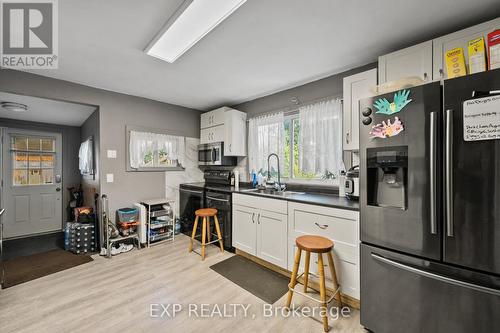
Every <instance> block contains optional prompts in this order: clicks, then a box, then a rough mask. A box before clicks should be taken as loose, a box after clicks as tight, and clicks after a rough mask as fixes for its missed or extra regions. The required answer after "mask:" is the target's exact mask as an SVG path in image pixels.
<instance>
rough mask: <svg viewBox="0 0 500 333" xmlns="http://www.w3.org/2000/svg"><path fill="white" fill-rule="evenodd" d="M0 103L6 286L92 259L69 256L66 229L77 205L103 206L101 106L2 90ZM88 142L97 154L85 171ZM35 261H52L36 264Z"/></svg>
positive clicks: (0, 248)
mask: <svg viewBox="0 0 500 333" xmlns="http://www.w3.org/2000/svg"><path fill="white" fill-rule="evenodd" d="M0 103H1V107H0V136H1V141H0V142H1V143H0V145H1V147H0V179H1V183H0V185H1V188H0V209H5V211H4V214H3V215H2V216H1V218H0V265H1V272H0V283H1V284H2V285H3V286H4V287H5V286H7V287H9V286H12V285H15V284H17V282H18V283H22V282H25V281H27V280H29V279H32V278H36V277H39V276H43V275H46V274H50V273H52V272H54V270H55V271H57V270H60V268H61V267H66V266H68V265H69V267H71V263H72V262H75V263H76V264H79V263H83V262H87V261H86V260H81V258H78V259H77V260H74V258H73V257H72V256H68V255H67V254H68V253H66V251H65V248H67V239H66V246H65V236H64V235H65V233H64V230H65V228H66V226H67V223H68V222H73V221H74V212H73V210H74V208H76V207H77V206H78V207H80V206H83V205H84V204H85V205H87V206H88V207H91V208H92V209H96V207H93V206H94V196H95V195H97V194H98V193H99V189H100V186H99V177H98V170H99V158H98V152H99V108H98V106H94V105H86V104H80V103H73V102H67V101H56V100H51V99H45V98H39V97H33V96H25V95H18V94H12V93H8V92H0ZM4 105H7V106H8V107H4ZM12 105H14V106H17V108H13V107H12ZM89 138H91V140H89ZM88 142H91V143H92V146H88ZM84 143H86V144H87V146H86V152H87V155H88V154H90V157H91V158H90V159H87V167H86V169H85V172H84V171H82V170H81V167H80V166H81V149H80V147H81V145H82V144H84ZM89 149H90V152H89ZM89 161H90V162H91V163H92V166H91V167H89V166H88V162H89ZM77 203H78V204H77ZM96 210H97V209H96ZM94 223H95V230H96V231H97V230H98V226H97V222H96V221H94ZM94 246H95V248H96V249H97V238H96V241H95V245H94ZM85 252H86V254H87V255H88V254H89V253H90V252H91V251H90V249H89V251H87V250H86V251H85ZM31 256H33V257H31ZM35 261H37V262H43V263H44V265H45V266H44V267H35V266H29V265H32V264H33V263H34V262H35ZM26 265H28V266H26ZM51 265H52V266H53V265H56V266H57V267H51ZM9 267H10V268H11V269H10V270H9ZM40 268H42V269H41V270H40V271H39V272H37V270H38V269H40ZM66 268H67V267H66ZM14 270H16V271H17V272H21V271H22V272H24V276H17V275H16V274H11V273H14V272H13V271H14ZM18 275H19V274H18ZM14 280H16V281H14Z"/></svg>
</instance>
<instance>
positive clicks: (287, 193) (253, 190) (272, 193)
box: [241, 188, 306, 197]
mask: <svg viewBox="0 0 500 333" xmlns="http://www.w3.org/2000/svg"><path fill="white" fill-rule="evenodd" d="M241 192H247V193H255V194H261V195H268V196H279V197H287V196H290V195H301V194H306V193H305V192H296V191H287V190H285V191H277V190H271V189H265V190H264V189H258V188H251V189H248V190H242V191H241Z"/></svg>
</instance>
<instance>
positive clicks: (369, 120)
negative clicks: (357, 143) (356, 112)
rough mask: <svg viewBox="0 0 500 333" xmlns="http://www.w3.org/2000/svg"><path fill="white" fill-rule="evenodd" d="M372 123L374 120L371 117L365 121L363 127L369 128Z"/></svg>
mask: <svg viewBox="0 0 500 333" xmlns="http://www.w3.org/2000/svg"><path fill="white" fill-rule="evenodd" d="M371 123H372V118H371V117H367V118H364V119H363V125H365V126H368V125H370V124H371Z"/></svg>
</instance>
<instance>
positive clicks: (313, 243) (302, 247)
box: [286, 235, 342, 332]
mask: <svg viewBox="0 0 500 333" xmlns="http://www.w3.org/2000/svg"><path fill="white" fill-rule="evenodd" d="M295 244H296V245H297V252H296V253H295V261H294V264H293V271H292V276H291V278H290V284H289V285H288V299H287V302H286V307H287V308H290V304H291V303H292V297H293V293H294V292H296V293H298V294H300V295H302V296H305V297H307V298H309V299H312V300H313V301H316V302H319V303H320V304H321V307H322V308H323V311H321V316H322V317H323V330H324V331H325V332H328V330H329V327H328V317H327V305H328V303H330V302H331V301H332V299H333V298H335V299H336V300H337V301H338V302H339V304H340V307H342V299H341V296H340V284H339V282H338V280H337V273H336V271H335V263H334V261H333V256H332V250H333V247H334V244H333V242H332V241H331V240H330V239H328V238H325V237H321V236H315V235H305V236H300V237H297V239H296V240H295ZM302 251H304V252H305V254H306V261H305V265H304V273H302V274H300V275H298V276H297V274H298V271H299V266H300V257H301V255H302ZM311 253H316V254H317V256H318V274H319V275H318V276H317V277H318V278H319V294H320V299H319V300H318V299H315V298H313V297H311V296H309V295H307V294H306V293H307V287H308V283H309V275H314V276H316V275H315V274H313V273H310V272H309V263H310V260H311ZM323 253H326V255H327V258H328V266H329V268H330V275H331V277H332V280H333V290H334V292H333V295H332V296H331V297H330V298H329V299H328V300H327V299H326V286H325V268H324V265H323ZM301 276H304V283H303V284H304V292H303V293H302V292H299V291H297V290H295V286H296V285H297V283H298V282H297V280H298V279H300V277H301Z"/></svg>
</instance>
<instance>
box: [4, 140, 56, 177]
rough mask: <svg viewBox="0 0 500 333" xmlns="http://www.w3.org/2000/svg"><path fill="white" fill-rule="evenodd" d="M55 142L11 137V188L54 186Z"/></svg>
mask: <svg viewBox="0 0 500 333" xmlns="http://www.w3.org/2000/svg"><path fill="white" fill-rule="evenodd" d="M55 141H56V140H55V139H54V138H41V137H37V136H33V137H27V136H12V137H11V142H10V150H11V156H12V184H13V186H29V185H50V184H54V168H55V165H56V163H55V161H56V152H55Z"/></svg>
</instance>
